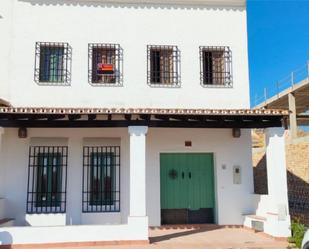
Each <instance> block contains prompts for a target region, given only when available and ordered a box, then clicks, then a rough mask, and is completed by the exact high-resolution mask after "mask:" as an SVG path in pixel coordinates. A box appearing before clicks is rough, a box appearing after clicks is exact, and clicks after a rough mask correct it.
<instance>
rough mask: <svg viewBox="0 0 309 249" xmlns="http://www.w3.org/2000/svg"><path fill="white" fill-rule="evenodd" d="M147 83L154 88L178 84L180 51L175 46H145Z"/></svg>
mask: <svg viewBox="0 0 309 249" xmlns="http://www.w3.org/2000/svg"><path fill="white" fill-rule="evenodd" d="M147 82H148V84H150V85H154V86H155V85H160V86H162V85H163V86H171V85H174V86H175V85H179V84H180V51H179V49H178V47H177V46H155V45H148V46H147Z"/></svg>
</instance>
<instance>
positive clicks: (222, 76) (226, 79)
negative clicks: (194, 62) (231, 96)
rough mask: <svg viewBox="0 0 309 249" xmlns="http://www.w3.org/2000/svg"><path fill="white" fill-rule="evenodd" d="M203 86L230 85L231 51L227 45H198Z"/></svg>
mask: <svg viewBox="0 0 309 249" xmlns="http://www.w3.org/2000/svg"><path fill="white" fill-rule="evenodd" d="M200 79H201V84H202V85H203V86H217V87H220V86H221V87H231V86H232V52H231V50H230V49H229V47H200Z"/></svg>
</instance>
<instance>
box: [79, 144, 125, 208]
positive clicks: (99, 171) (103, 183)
mask: <svg viewBox="0 0 309 249" xmlns="http://www.w3.org/2000/svg"><path fill="white" fill-rule="evenodd" d="M83 151H84V152H83V154H84V155H83V161H84V162H83V197H82V202H83V204H82V205H83V212H84V213H87V212H119V211H120V147H119V146H100V147H97V146H96V147H89V146H85V147H84V149H83Z"/></svg>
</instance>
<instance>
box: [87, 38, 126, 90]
mask: <svg viewBox="0 0 309 249" xmlns="http://www.w3.org/2000/svg"><path fill="white" fill-rule="evenodd" d="M99 65H101V66H102V65H105V66H108V67H109V68H107V69H106V70H104V69H103V70H100V68H98V66H99ZM122 67H123V51H122V48H121V47H120V45H119V44H101V43H91V44H88V81H89V83H90V84H95V85H100V84H103V85H113V86H114V85H121V84H122V81H123V79H122Z"/></svg>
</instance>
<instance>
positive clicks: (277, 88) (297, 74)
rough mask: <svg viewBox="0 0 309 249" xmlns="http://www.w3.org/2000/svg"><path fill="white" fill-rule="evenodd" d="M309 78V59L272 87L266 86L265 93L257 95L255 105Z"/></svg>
mask: <svg viewBox="0 0 309 249" xmlns="http://www.w3.org/2000/svg"><path fill="white" fill-rule="evenodd" d="M306 78H309V61H308V62H307V64H306V65H303V66H302V67H300V68H298V69H296V70H294V71H292V72H291V73H290V74H289V75H287V76H286V77H284V78H282V79H281V80H279V81H277V82H276V83H275V84H273V85H271V86H270V87H264V89H263V94H260V95H255V98H254V106H257V105H259V104H262V103H263V102H266V101H267V99H269V98H271V97H274V96H276V95H279V93H280V92H282V91H283V90H285V89H287V88H289V87H293V86H294V85H295V84H296V83H298V82H300V81H302V80H304V79H306Z"/></svg>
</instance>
